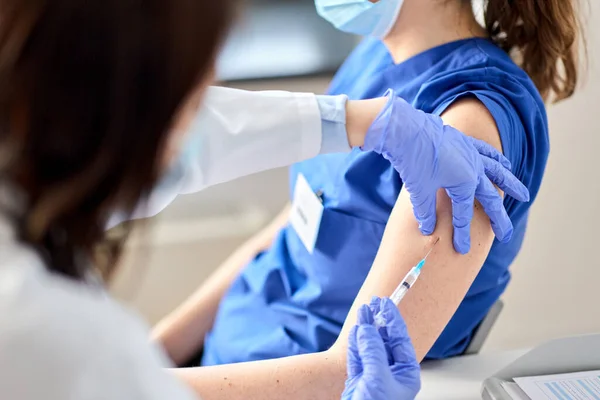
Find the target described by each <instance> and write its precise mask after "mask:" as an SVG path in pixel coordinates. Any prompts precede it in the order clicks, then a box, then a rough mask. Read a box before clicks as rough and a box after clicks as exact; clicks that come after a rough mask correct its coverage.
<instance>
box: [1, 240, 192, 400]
mask: <svg viewBox="0 0 600 400" xmlns="http://www.w3.org/2000/svg"><path fill="white" fill-rule="evenodd" d="M168 366H170V365H169V362H168V361H167V358H166V356H165V355H164V354H163V352H162V351H161V350H160V349H158V348H155V347H153V346H152V345H151V344H150V342H149V339H148V329H147V327H146V326H145V324H144V323H143V322H141V320H140V319H138V318H137V317H136V316H135V315H134V314H133V313H131V312H129V311H128V310H126V309H125V308H124V307H121V306H120V305H119V304H118V303H117V302H115V301H114V300H112V299H111V298H110V297H109V296H108V294H107V293H106V292H105V291H104V290H103V289H102V288H101V287H98V286H93V285H88V284H86V283H81V282H76V281H73V280H71V279H69V278H64V277H62V276H59V275H56V274H54V273H51V272H49V271H47V270H46V269H45V268H44V266H43V265H42V263H41V261H40V260H39V259H38V258H37V257H36V256H35V255H34V254H33V253H32V252H27V251H25V252H21V254H18V255H16V256H13V257H10V258H7V257H0V399H20V400H33V399H40V398H44V399H49V400H55V399H56V400H58V399H60V400H63V399H77V400H96V399H97V400H101V399H102V400H105V399H118V400H120V399H128V400H129V399H166V398H168V399H174V400H179V399H182V400H183V399H185V400H188V399H195V397H194V396H193V395H192V394H191V392H190V391H189V390H188V389H187V388H185V387H183V386H182V385H181V384H180V383H179V382H178V381H176V380H175V379H174V378H173V377H172V376H170V375H169V374H167V373H165V371H164V370H163V367H168Z"/></svg>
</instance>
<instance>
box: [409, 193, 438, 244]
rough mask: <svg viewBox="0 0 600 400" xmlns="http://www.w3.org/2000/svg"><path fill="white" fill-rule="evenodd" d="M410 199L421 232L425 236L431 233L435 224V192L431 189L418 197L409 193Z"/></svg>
mask: <svg viewBox="0 0 600 400" xmlns="http://www.w3.org/2000/svg"><path fill="white" fill-rule="evenodd" d="M410 201H411V203H412V205H413V212H414V214H415V218H416V219H417V222H418V223H419V229H420V230H421V233H422V234H423V235H426V236H429V235H431V234H432V233H433V231H435V226H436V224H437V212H436V204H437V193H436V192H435V191H433V192H432V193H428V194H425V195H420V196H418V197H417V196H413V195H412V194H410Z"/></svg>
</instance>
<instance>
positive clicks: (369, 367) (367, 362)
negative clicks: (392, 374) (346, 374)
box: [356, 325, 389, 377]
mask: <svg viewBox="0 0 600 400" xmlns="http://www.w3.org/2000/svg"><path fill="white" fill-rule="evenodd" d="M356 340H357V343H358V355H359V357H360V359H361V361H362V367H363V371H364V375H366V376H370V377H377V376H380V375H381V374H382V373H383V372H385V371H388V372H389V363H388V356H387V353H386V351H385V346H384V345H383V339H382V338H381V336H380V335H379V332H377V329H376V328H375V327H374V326H373V325H359V326H358V331H357V339H356Z"/></svg>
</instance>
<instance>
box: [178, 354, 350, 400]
mask: <svg viewBox="0 0 600 400" xmlns="http://www.w3.org/2000/svg"><path fill="white" fill-rule="evenodd" d="M345 371H346V367H345V363H344V360H343V359H342V358H341V357H338V356H337V353H333V352H323V353H314V354H306V355H301V356H294V357H286V358H280V359H276V360H266V361H256V362H248V363H240V364H229V365H221V366H217V367H201V368H188V369H179V370H173V373H174V374H176V376H178V377H179V378H180V379H182V380H183V381H185V382H186V383H187V384H189V385H190V386H191V387H192V388H193V389H194V390H195V391H196V392H197V393H198V395H199V396H200V397H201V398H202V399H203V400H222V399H228V400H238V399H239V400H248V399H261V400H271V399H272V400H275V399H277V400H280V399H288V400H304V399H306V400H313V399H323V400H329V399H331V400H333V399H339V398H340V395H341V393H342V391H343V389H344V380H345V378H346V372H345Z"/></svg>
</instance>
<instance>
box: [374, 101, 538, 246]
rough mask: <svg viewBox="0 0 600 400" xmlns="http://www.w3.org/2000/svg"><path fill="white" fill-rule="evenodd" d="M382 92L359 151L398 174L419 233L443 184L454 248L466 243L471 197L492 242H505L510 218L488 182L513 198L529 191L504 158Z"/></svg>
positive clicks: (427, 226)
mask: <svg viewBox="0 0 600 400" xmlns="http://www.w3.org/2000/svg"><path fill="white" fill-rule="evenodd" d="M387 95H388V96H389V98H390V99H389V100H388V103H387V105H386V106H385V107H384V108H383V110H382V111H381V113H380V114H379V116H378V117H377V118H376V119H375V122H374V123H373V125H371V128H370V129H369V131H368V132H367V137H366V138H365V144H364V146H363V150H365V151H374V152H376V153H379V154H381V155H382V156H383V157H384V158H386V159H387V160H388V161H390V162H391V164H392V165H393V166H394V168H395V169H396V170H397V171H398V172H399V174H400V178H401V179H402V181H403V183H404V187H405V188H406V190H407V191H408V192H409V194H410V199H411V202H412V205H413V210H414V213H415V217H416V218H417V221H418V222H419V229H420V230H421V232H422V233H423V234H424V235H430V234H432V233H433V231H434V229H435V225H436V193H437V191H438V190H439V189H442V188H443V189H445V190H446V193H448V196H449V197H450V199H451V200H452V224H453V225H454V238H453V243H454V248H455V249H456V251H458V252H459V253H462V254H465V253H468V252H469V249H470V247H471V235H470V229H471V220H472V219H473V206H474V201H475V199H477V200H478V201H479V202H480V203H481V205H482V206H483V209H484V211H485V212H486V214H487V215H488V217H489V218H490V221H491V224H492V229H493V230H494V233H495V235H496V237H497V238H498V240H500V241H501V242H508V241H509V240H510V238H511V236H512V233H513V226H512V222H511V221H510V219H509V217H508V214H507V213H506V210H505V209H504V205H503V201H502V196H500V194H499V193H498V191H497V190H496V189H495V188H494V185H493V184H496V185H498V187H499V188H500V189H501V190H502V191H504V192H505V193H506V194H507V195H509V196H512V197H514V198H515V199H517V200H519V201H529V191H528V190H527V188H526V187H525V186H524V185H523V184H522V183H521V182H520V181H519V180H518V179H517V178H516V177H515V176H514V175H513V174H512V173H511V172H510V168H511V165H510V162H509V161H508V159H507V158H506V157H504V156H503V155H502V154H501V153H500V152H499V151H497V150H496V149H495V148H494V147H492V146H490V145H489V144H487V143H485V142H483V141H481V140H477V139H474V138H472V137H469V136H466V135H464V134H463V133H461V132H459V131H457V130H456V129H454V128H452V127H451V126H448V125H444V123H443V121H442V119H441V118H440V117H438V116H435V115H431V114H426V113H424V112H422V111H420V110H417V109H415V108H414V107H413V106H411V105H410V104H408V103H407V102H406V101H404V100H403V99H401V98H399V97H398V96H396V95H395V94H394V93H393V92H391V91H388V93H387Z"/></svg>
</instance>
